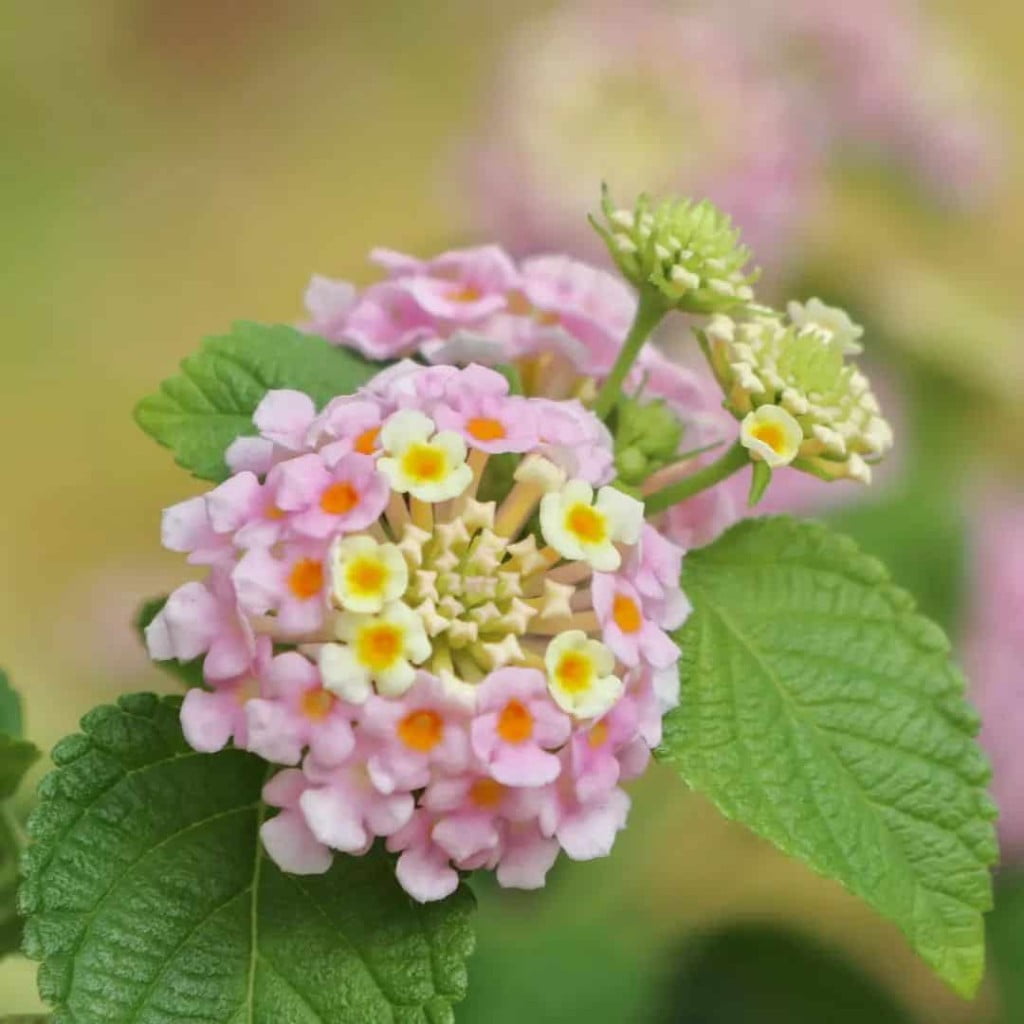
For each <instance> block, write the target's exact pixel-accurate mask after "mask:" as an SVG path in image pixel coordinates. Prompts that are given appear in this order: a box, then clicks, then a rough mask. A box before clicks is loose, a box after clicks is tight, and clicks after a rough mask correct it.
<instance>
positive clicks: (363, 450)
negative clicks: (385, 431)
mask: <svg viewBox="0 0 1024 1024" xmlns="http://www.w3.org/2000/svg"><path fill="white" fill-rule="evenodd" d="M378 437H380V427H370V429H369V430H364V431H363V432H362V433H361V434H360V435H359V436H358V437H357V438H356V443H355V445H353V448H354V449H355V451H357V452H359V454H360V455H372V454H373V453H374V452H375V451H376V450H377V438H378Z"/></svg>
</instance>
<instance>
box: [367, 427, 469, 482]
mask: <svg viewBox="0 0 1024 1024" xmlns="http://www.w3.org/2000/svg"><path fill="white" fill-rule="evenodd" d="M380 441H381V446H382V447H383V449H384V451H385V452H386V453H387V454H386V455H385V457H384V458H382V459H381V460H380V461H379V462H378V463H377V465H378V468H379V469H380V471H381V472H382V473H383V474H384V475H385V476H386V477H387V478H388V481H389V482H390V484H391V488H392V490H395V491H398V492H399V493H400V494H411V495H412V496H413V497H414V498H418V499H419V500H420V501H427V502H438V501H447V500H448V499H449V498H456V497H458V496H459V495H460V494H461V493H462V492H463V491H464V490H465V489H466V488H467V487H468V486H469V484H470V482H471V481H472V479H473V471H472V470H471V469H470V468H469V466H468V465H467V464H466V442H465V441H464V440H463V439H462V437H461V436H460V435H458V434H456V433H455V432H454V431H453V430H442V431H438V429H437V425H436V424H435V423H434V421H433V420H432V419H431V418H430V417H429V416H425V415H424V414H423V413H421V412H418V411H416V410H415V409H403V410H402V411H401V412H396V413H395V414H394V415H393V416H390V417H389V418H388V420H387V422H386V423H385V424H384V426H383V428H382V429H381V432H380Z"/></svg>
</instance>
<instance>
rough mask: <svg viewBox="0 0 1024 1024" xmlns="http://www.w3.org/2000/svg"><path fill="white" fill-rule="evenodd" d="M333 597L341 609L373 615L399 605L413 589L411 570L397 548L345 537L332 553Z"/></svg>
mask: <svg viewBox="0 0 1024 1024" xmlns="http://www.w3.org/2000/svg"><path fill="white" fill-rule="evenodd" d="M330 568H331V597H332V599H333V600H334V602H335V604H337V606H338V607H339V608H343V609H345V610H346V611H350V612H362V613H364V614H371V613H374V612H379V611H380V610H381V609H382V608H383V607H384V605H386V604H388V603H389V602H391V601H397V600H398V599H399V598H400V597H401V596H402V595H403V594H404V593H405V591H406V588H407V587H408V585H409V567H408V566H407V565H406V562H405V558H404V557H403V556H402V552H401V551H400V550H399V549H398V546H397V545H396V544H380V543H378V542H377V541H375V540H374V539H373V538H372V537H367V536H365V535H358V536H354V537H344V538H342V539H341V540H339V541H338V542H337V543H336V544H335V545H334V547H333V548H332V549H331V558H330Z"/></svg>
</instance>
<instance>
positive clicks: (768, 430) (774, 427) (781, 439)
mask: <svg viewBox="0 0 1024 1024" xmlns="http://www.w3.org/2000/svg"><path fill="white" fill-rule="evenodd" d="M751 433H752V434H753V435H754V437H756V438H757V439H758V441H760V442H761V443H762V444H766V445H768V447H769V448H771V450H772V451H773V452H779V453H781V452H782V450H783V449H784V448H785V447H786V437H785V435H784V434H783V433H782V427H780V426H779V425H778V424H777V423H759V424H758V425H757V426H756V427H754V429H753V430H752V431H751Z"/></svg>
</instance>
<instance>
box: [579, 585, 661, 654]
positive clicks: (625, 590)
mask: <svg viewBox="0 0 1024 1024" xmlns="http://www.w3.org/2000/svg"><path fill="white" fill-rule="evenodd" d="M677 585H678V584H677ZM591 592H592V594H593V598H594V611H595V612H597V618H598V621H599V622H600V623H601V626H602V629H603V638H604V642H605V643H606V644H607V645H608V647H609V648H610V649H611V651H612V653H613V654H614V655H615V656H616V657H617V658H618V659H619V660H620V661H621V662H622V663H623V664H624V665H627V666H629V667H630V668H633V667H635V666H636V665H639V664H640V660H641V658H643V659H644V660H645V661H647V662H648V663H649V664H651V665H653V666H654V667H655V668H666V667H667V666H669V665H674V664H675V662H676V661H678V659H679V648H678V647H676V645H675V644H674V643H673V642H672V640H671V639H669V636H668V634H667V633H666V632H665V631H664V630H663V629H661V628H660V627H659V626H658V625H657V624H656V622H655V621H654V620H653V619H652V618H650V617H649V616H648V614H647V612H646V609H645V607H644V601H643V598H642V597H641V596H640V592H639V591H638V590H637V589H636V587H634V586H633V584H632V583H630V582H629V580H628V579H626V578H625V577H624V576H614V575H611V574H610V573H603V572H598V573H594V579H593V582H592V584H591Z"/></svg>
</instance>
